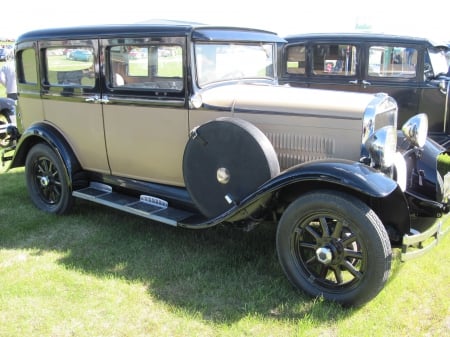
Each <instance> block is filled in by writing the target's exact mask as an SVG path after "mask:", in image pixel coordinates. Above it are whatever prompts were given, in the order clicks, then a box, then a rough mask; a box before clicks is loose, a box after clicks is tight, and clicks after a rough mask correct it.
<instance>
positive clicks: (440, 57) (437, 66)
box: [428, 48, 448, 76]
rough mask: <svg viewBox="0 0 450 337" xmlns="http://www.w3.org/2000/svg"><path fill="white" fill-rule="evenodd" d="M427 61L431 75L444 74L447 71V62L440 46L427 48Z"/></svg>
mask: <svg viewBox="0 0 450 337" xmlns="http://www.w3.org/2000/svg"><path fill="white" fill-rule="evenodd" d="M428 56H429V61H430V63H431V69H432V71H433V76H439V75H445V74H447V72H448V63H447V58H446V55H445V51H444V50H442V49H441V48H428Z"/></svg>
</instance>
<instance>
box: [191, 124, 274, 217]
mask: <svg viewBox="0 0 450 337" xmlns="http://www.w3.org/2000/svg"><path fill="white" fill-rule="evenodd" d="M279 173H280V166H279V164H278V159H277V155H276V153H275V150H274V148H273V146H272V144H271V143H270V141H269V139H268V138H267V137H266V136H265V135H264V134H263V133H262V131H261V130H259V129H258V128H257V127H256V126H254V125H253V124H251V123H250V122H247V121H244V120H241V119H236V118H219V119H216V120H213V121H210V122H207V123H205V124H203V125H201V126H199V127H197V128H196V129H194V130H192V132H191V136H190V138H189V141H188V143H187V145H186V148H185V151H184V156H183V175H184V182H185V185H186V188H187V190H188V192H189V194H190V196H191V198H192V200H193V201H194V203H195V205H196V206H197V207H198V209H199V210H200V212H202V213H203V215H205V216H207V217H210V218H212V217H216V216H218V215H220V214H222V213H224V212H226V211H227V210H229V209H231V208H232V207H233V206H234V205H235V204H239V202H240V201H241V200H242V199H243V198H245V197H246V196H248V195H249V194H251V193H252V192H254V191H255V190H256V189H257V188H258V187H259V186H260V185H262V184H263V183H264V182H266V181H268V180H269V179H271V178H273V177H275V176H276V175H278V174H279Z"/></svg>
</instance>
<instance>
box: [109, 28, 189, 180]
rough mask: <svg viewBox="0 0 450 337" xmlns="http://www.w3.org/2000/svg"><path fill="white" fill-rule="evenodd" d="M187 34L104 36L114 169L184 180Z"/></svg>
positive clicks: (128, 174) (136, 176)
mask: <svg viewBox="0 0 450 337" xmlns="http://www.w3.org/2000/svg"><path fill="white" fill-rule="evenodd" d="M185 43H186V42H185V37H173V36H172V37H167V36H149V37H145V38H126V37H124V38H121V39H117V38H116V39H104V40H102V41H101V45H102V55H103V56H102V60H103V64H102V76H103V77H104V82H103V84H102V85H103V86H102V99H101V101H102V106H103V114H104V128H105V142H106V148H107V152H108V161H109V164H110V166H111V173H112V174H113V175H116V176H123V177H129V178H134V179H138V180H145V181H153V182H158V183H163V184H170V185H180V186H181V185H183V184H184V180H183V174H182V158H183V152H184V148H185V145H186V143H187V139H188V135H189V130H188V109H187V105H186V103H185V102H186V98H185V92H186V89H185V88H186V81H185V73H186V69H185V67H184V66H183V65H184V64H185V62H184V59H185V58H186V51H185V50H186V48H185Z"/></svg>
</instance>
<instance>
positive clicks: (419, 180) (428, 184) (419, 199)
mask: <svg viewBox="0 0 450 337" xmlns="http://www.w3.org/2000/svg"><path fill="white" fill-rule="evenodd" d="M397 139H398V151H399V152H400V153H401V154H402V155H403V157H404V158H405V161H406V166H407V168H408V170H407V186H406V191H405V193H406V195H407V198H408V199H409V204H410V206H411V208H412V210H413V212H415V213H417V214H427V215H429V216H436V215H437V214H440V213H447V212H448V205H447V200H446V199H447V198H448V195H449V194H450V191H446V190H445V185H444V176H445V175H446V174H447V173H448V172H449V166H448V164H440V163H439V162H438V158H439V156H440V155H442V154H447V155H450V151H449V150H447V149H446V148H445V147H443V146H442V145H440V144H438V143H437V142H436V141H434V140H432V139H430V138H427V140H426V142H425V145H424V146H423V148H421V149H411V145H410V143H409V141H408V140H407V139H406V137H405V136H404V135H403V134H402V133H401V132H399V133H398V135H397Z"/></svg>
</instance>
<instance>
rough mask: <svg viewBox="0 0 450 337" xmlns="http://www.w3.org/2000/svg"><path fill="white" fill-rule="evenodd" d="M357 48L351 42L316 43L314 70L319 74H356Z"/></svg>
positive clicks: (313, 58) (313, 60) (313, 50)
mask: <svg viewBox="0 0 450 337" xmlns="http://www.w3.org/2000/svg"><path fill="white" fill-rule="evenodd" d="M357 62H358V60H357V48H356V46H354V45H350V44H316V45H314V46H313V47H312V71H313V74H314V75H319V76H324V75H325V76H336V75H340V76H354V75H356V65H357Z"/></svg>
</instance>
